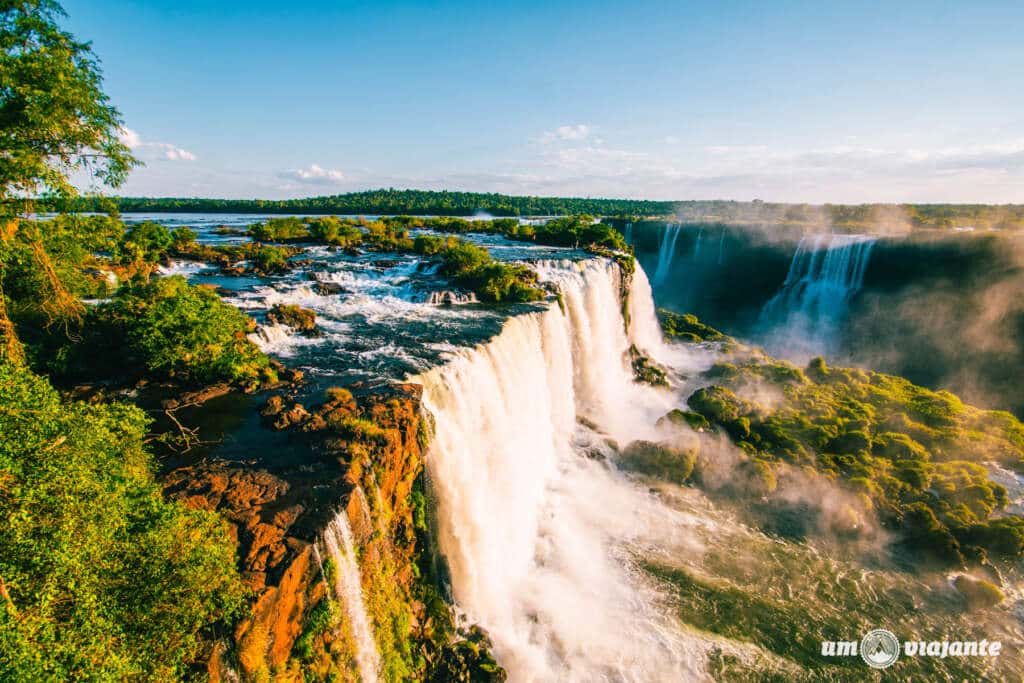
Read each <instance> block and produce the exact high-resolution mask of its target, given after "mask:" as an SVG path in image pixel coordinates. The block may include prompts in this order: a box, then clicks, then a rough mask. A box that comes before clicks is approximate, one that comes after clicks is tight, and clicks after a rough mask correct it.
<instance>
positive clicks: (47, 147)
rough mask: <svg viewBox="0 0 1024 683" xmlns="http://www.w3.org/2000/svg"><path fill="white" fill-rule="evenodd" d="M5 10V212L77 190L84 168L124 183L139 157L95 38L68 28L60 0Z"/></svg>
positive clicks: (1, 17)
mask: <svg viewBox="0 0 1024 683" xmlns="http://www.w3.org/2000/svg"><path fill="white" fill-rule="evenodd" d="M3 7H4V9H3V11H2V13H0V48H2V51H0V211H3V215H6V216H8V217H9V216H13V215H17V213H20V212H24V211H25V210H26V209H30V208H31V205H32V199H33V197H35V196H38V195H39V194H43V193H49V194H53V195H56V196H58V197H73V196H75V195H76V194H77V192H76V190H75V187H74V185H73V184H72V180H71V175H72V174H73V173H76V172H85V173H86V174H88V175H89V176H91V177H93V178H95V179H97V180H99V181H100V182H102V183H103V184H104V185H108V186H111V187H117V186H118V185H120V184H121V183H122V182H123V181H124V179H125V177H126V175H127V173H128V172H129V171H130V170H131V168H132V167H133V166H135V165H137V163H138V162H137V160H136V159H135V158H134V157H133V156H132V155H131V152H130V151H129V149H128V147H127V146H126V145H125V144H124V142H122V141H121V139H120V134H121V130H122V128H121V126H122V121H121V115H120V113H119V112H118V110H117V109H116V108H114V107H113V106H112V105H111V104H110V101H109V99H108V97H107V96H106V95H105V94H104V93H103V91H102V89H101V85H102V74H101V71H100V68H99V62H98V61H97V59H96V57H95V55H94V54H93V52H92V49H91V47H90V46H89V44H88V43H83V42H80V41H78V40H76V39H75V37H74V36H72V35H71V34H70V33H68V32H66V31H62V30H61V29H60V27H59V26H58V25H57V20H58V19H59V18H61V17H63V16H65V13H64V10H63V9H62V8H61V6H60V5H59V4H57V3H56V2H54V1H53V0H7V1H6V2H4V4H3Z"/></svg>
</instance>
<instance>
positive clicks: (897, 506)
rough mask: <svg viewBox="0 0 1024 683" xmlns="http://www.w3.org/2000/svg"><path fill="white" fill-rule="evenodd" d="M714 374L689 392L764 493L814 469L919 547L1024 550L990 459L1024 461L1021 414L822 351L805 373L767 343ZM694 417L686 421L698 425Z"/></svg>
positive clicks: (1013, 554) (908, 547) (940, 557)
mask: <svg viewBox="0 0 1024 683" xmlns="http://www.w3.org/2000/svg"><path fill="white" fill-rule="evenodd" d="M704 376H705V378H706V380H707V381H709V382H710V383H711V384H709V385H708V386H705V387H703V388H700V389H698V390H697V391H695V392H694V393H693V394H692V395H691V396H690V397H689V398H688V399H687V403H688V405H689V408H690V410H691V411H692V413H690V414H694V415H696V416H699V417H701V418H703V419H705V420H707V422H708V423H709V424H710V425H713V426H715V427H717V428H718V429H720V430H721V431H723V432H725V433H726V434H727V435H728V436H729V437H730V438H731V439H732V441H733V442H734V443H735V444H736V445H737V446H738V447H739V448H740V450H741V451H742V453H743V454H744V458H745V460H744V462H743V463H742V464H741V468H743V469H745V470H746V471H747V475H748V476H745V477H741V478H740V481H747V480H752V481H755V482H761V485H759V486H755V487H753V488H754V490H757V491H760V492H761V495H763V494H764V493H770V492H771V490H773V489H774V488H775V486H776V485H777V484H776V481H775V477H776V474H777V473H779V472H780V471H782V472H785V471H787V469H788V470H794V469H795V470H804V471H805V472H807V473H809V474H813V475H815V476H822V477H825V478H826V479H828V480H830V481H832V482H835V483H836V484H838V485H840V486H841V488H843V489H845V490H846V491H848V492H849V493H850V494H853V495H854V496H858V497H859V498H860V499H861V500H862V502H863V504H864V506H865V508H867V509H873V510H874V512H875V514H877V515H878V516H879V518H880V519H881V521H882V522H883V524H885V525H887V526H890V527H892V528H894V529H896V530H898V532H899V533H898V542H899V547H900V548H902V549H903V550H905V551H908V552H911V553H912V554H914V555H918V556H927V557H929V558H931V559H932V560H935V561H938V562H940V563H951V564H956V565H959V564H963V563H964V562H966V561H984V560H986V559H987V558H1007V559H1017V558H1019V557H1021V556H1022V555H1024V519H1022V518H1021V517H1018V516H1016V515H1002V514H999V511H1000V510H1002V509H1003V508H1005V507H1006V505H1007V502H1008V500H1007V492H1006V489H1005V488H1004V487H1003V486H1001V485H1000V484H997V483H995V482H993V481H991V480H990V478H989V474H988V469H987V468H986V467H985V465H984V464H983V463H985V462H988V461H995V462H998V463H1000V464H1002V465H1003V466H1005V467H1008V468H1012V469H1016V470H1018V471H1019V470H1021V469H1022V468H1024V425H1022V424H1021V423H1020V422H1019V421H1018V420H1017V419H1016V418H1014V417H1013V416H1012V415H1010V414H1009V413H1005V412H1000V411H987V410H980V409H977V408H973V407H971V406H968V405H965V404H964V403H962V402H961V401H960V400H959V399H958V398H957V397H956V396H954V395H952V394H950V393H948V392H944V391H939V392H935V391H930V390H928V389H925V388H922V387H919V386H915V385H914V384H912V383H910V382H909V381H907V380H905V379H903V378H900V377H894V376H891V375H884V374H881V373H875V372H869V371H865V370H859V369H850V368H832V367H828V366H827V365H826V364H825V362H824V361H823V360H822V359H816V360H814V361H812V362H811V363H810V365H809V366H808V367H807V368H805V369H801V368H798V367H796V366H794V365H792V364H790V363H786V362H783V361H777V360H774V359H772V358H769V357H767V356H764V355H763V354H761V353H760V352H757V351H749V352H746V353H743V354H740V355H739V356H738V357H737V358H736V361H735V362H728V363H719V364H717V365H715V366H713V367H712V368H711V369H710V370H708V371H707V372H706V373H705V375H704ZM690 414H687V413H684V412H682V411H679V415H680V416H682V418H681V419H680V420H678V422H683V421H685V422H688V423H690V424H693V418H690V417H688V415H690ZM673 419H674V418H673ZM697 474H698V476H699V475H700V466H698V468H697ZM734 488H741V487H734Z"/></svg>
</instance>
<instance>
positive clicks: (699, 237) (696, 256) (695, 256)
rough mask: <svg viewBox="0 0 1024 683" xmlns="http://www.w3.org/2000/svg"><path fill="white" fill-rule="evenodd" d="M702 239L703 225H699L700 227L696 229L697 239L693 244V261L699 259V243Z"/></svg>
mask: <svg viewBox="0 0 1024 683" xmlns="http://www.w3.org/2000/svg"><path fill="white" fill-rule="evenodd" d="M703 241H704V226H701V227H700V229H699V230H697V241H696V243H695V244H694V245H693V260H694V261H699V260H700V243H701V242H703Z"/></svg>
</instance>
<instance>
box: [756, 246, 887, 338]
mask: <svg viewBox="0 0 1024 683" xmlns="http://www.w3.org/2000/svg"><path fill="white" fill-rule="evenodd" d="M874 244H875V238H873V237H870V236H868V235H840V234H816V235H810V236H805V237H804V238H802V239H801V240H800V243H799V245H798V246H797V249H796V252H795V253H794V254H793V260H792V261H791V263H790V266H789V273H788V274H787V275H786V280H785V282H784V283H783V285H782V287H781V288H780V289H779V291H778V293H776V294H775V296H774V297H772V299H771V300H770V301H768V303H766V304H765V306H764V309H763V310H762V312H761V326H762V329H763V330H765V335H766V339H767V343H768V346H769V347H770V348H772V350H774V351H776V352H778V353H781V354H784V355H790V356H801V355H803V356H808V355H816V354H821V353H825V352H827V351H831V350H832V349H831V345H832V344H833V342H834V333H835V332H836V327H837V326H838V325H839V323H841V322H842V320H843V318H844V317H845V315H846V311H847V308H848V306H849V303H850V300H851V299H852V298H853V296H854V295H855V294H856V293H857V292H858V291H860V288H861V285H862V284H863V283H864V272H865V271H866V270H867V266H868V260H869V258H870V256H871V248H872V247H873V246H874Z"/></svg>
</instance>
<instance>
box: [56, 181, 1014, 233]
mask: <svg viewBox="0 0 1024 683" xmlns="http://www.w3.org/2000/svg"><path fill="white" fill-rule="evenodd" d="M50 208H53V209H59V210H73V211H98V212H107V211H110V210H111V209H116V210H118V211H121V212H125V213H131V212H137V213H252V214H276V213H280V214H291V215H295V214H336V215H361V214H371V215H387V216H397V215H402V214H412V215H421V216H422V215H433V216H472V215H475V214H480V213H486V214H490V215H492V216H568V215H577V214H590V215H595V216H615V217H620V218H622V219H623V220H626V221H628V220H635V219H640V218H652V217H661V218H664V219H665V220H676V221H682V222H688V223H707V222H714V223H730V224H768V225H774V224H788V225H804V226H806V225H815V226H818V225H823V226H829V227H831V228H833V229H838V230H842V229H849V230H863V229H870V228H878V227H882V228H885V227H890V228H894V229H895V228H912V229H913V228H916V229H939V230H942V229H951V228H957V227H964V228H967V227H973V228H977V229H982V230H985V229H999V230H1018V229H1022V228H1024V204H1005V205H993V204H783V203H770V202H762V201H759V200H754V201H752V202H738V201H726V200H707V201H705V200H700V201H680V202H671V201H648V200H635V199H589V198H580V197H576V198H572V197H526V196H524V197H515V196H511V195H503V194H494V193H479V192H434V191H429V190H395V189H387V190H385V189H381V190H368V191H365V192H350V193H348V194H339V195H331V196H325V197H310V198H307V199H207V198H202V197H114V198H99V197H83V198H78V199H75V200H73V201H72V202H71V203H70V205H62V206H59V207H58V206H52V207H50Z"/></svg>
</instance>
